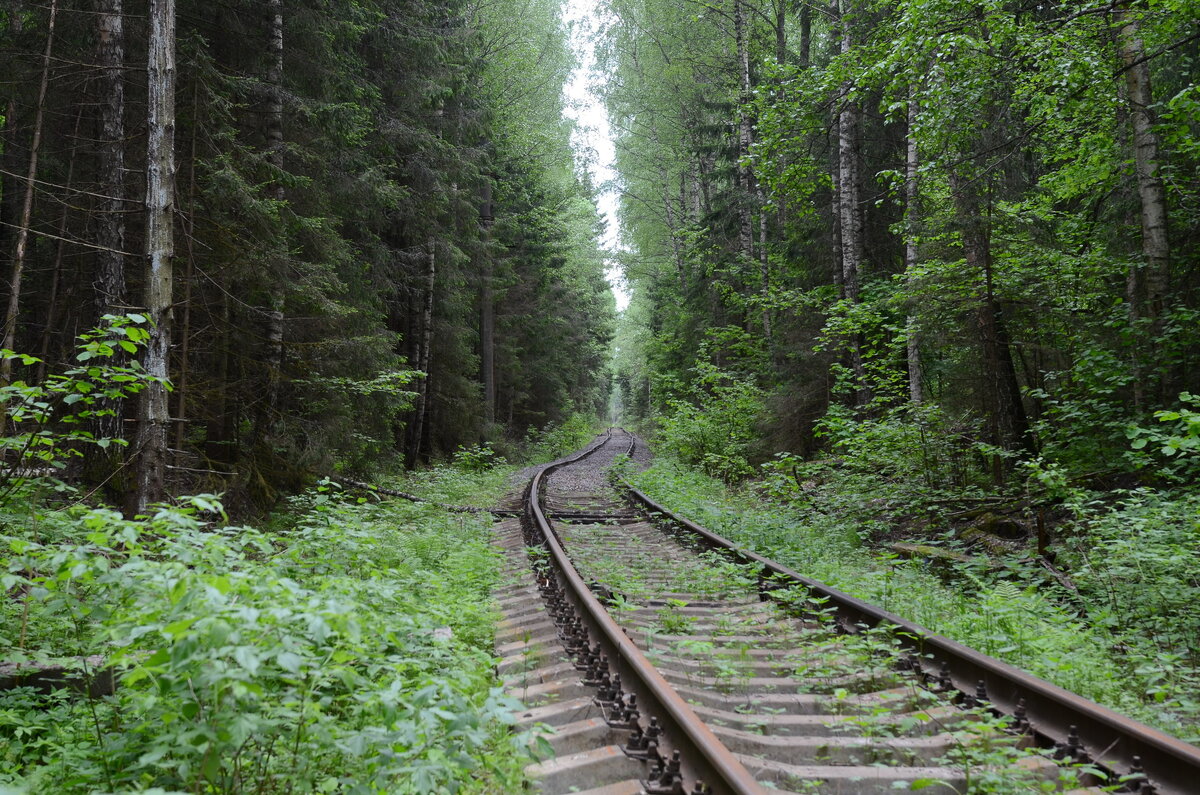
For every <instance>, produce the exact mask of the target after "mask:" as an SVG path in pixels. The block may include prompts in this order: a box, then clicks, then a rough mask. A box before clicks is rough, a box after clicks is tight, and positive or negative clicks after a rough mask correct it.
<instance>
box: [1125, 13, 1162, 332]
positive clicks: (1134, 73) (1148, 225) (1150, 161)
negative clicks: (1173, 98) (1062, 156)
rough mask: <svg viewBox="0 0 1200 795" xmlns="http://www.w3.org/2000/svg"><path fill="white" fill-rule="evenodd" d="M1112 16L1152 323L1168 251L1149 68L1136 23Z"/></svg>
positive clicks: (1133, 17)
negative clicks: (1125, 100)
mask: <svg viewBox="0 0 1200 795" xmlns="http://www.w3.org/2000/svg"><path fill="white" fill-rule="evenodd" d="M1115 15H1116V19H1117V21H1118V23H1119V24H1120V30H1119V32H1118V35H1117V41H1118V47H1119V49H1120V56H1121V63H1122V64H1123V65H1124V68H1125V85H1126V89H1127V92H1128V102H1129V117H1130V121H1131V124H1132V127H1133V159H1134V165H1135V167H1136V169H1137V183H1138V197H1139V199H1140V200H1141V211H1142V212H1141V216H1142V255H1143V256H1144V257H1145V259H1146V277H1145V279H1144V280H1143V283H1144V286H1145V292H1146V307H1147V316H1149V317H1151V318H1154V319H1155V320H1156V322H1157V319H1158V318H1159V316H1160V315H1161V314H1162V310H1163V301H1164V299H1165V297H1166V293H1167V282H1168V274H1169V271H1170V265H1171V246H1170V240H1169V238H1168V235H1167V195H1166V190H1165V188H1164V187H1163V181H1162V177H1161V176H1160V174H1159V151H1158V150H1159V141H1158V134H1157V133H1156V132H1155V131H1154V113H1153V111H1152V110H1151V106H1152V105H1153V104H1154V94H1153V91H1152V90H1151V84H1150V64H1149V62H1148V61H1147V59H1146V48H1145V45H1144V44H1143V43H1142V37H1141V33H1140V23H1139V20H1138V18H1137V16H1136V15H1135V14H1132V13H1130V11H1129V4H1128V3H1127V2H1120V3H1118V4H1117V8H1116V11H1115Z"/></svg>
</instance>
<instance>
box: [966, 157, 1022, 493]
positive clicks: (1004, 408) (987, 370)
mask: <svg viewBox="0 0 1200 795" xmlns="http://www.w3.org/2000/svg"><path fill="white" fill-rule="evenodd" d="M977 191H978V186H977V185H975V184H974V183H973V182H972V181H971V180H969V179H966V178H964V177H963V176H962V175H961V174H955V173H952V174H951V175H950V192H951V195H952V196H953V200H954V206H955V210H956V212H957V214H958V220H959V226H960V229H961V234H962V248H963V257H964V259H965V260H966V263H967V267H968V268H970V269H971V270H974V271H976V272H977V273H979V274H980V275H981V276H982V277H983V288H984V289H983V296H982V297H981V300H980V302H979V308H978V310H977V313H976V317H977V321H978V325H979V337H980V344H981V347H982V352H983V383H984V388H983V401H984V405H985V407H986V414H987V415H988V423H989V428H990V431H991V435H992V443H993V444H996V445H997V446H999V447H1002V448H1004V449H1005V450H1025V451H1027V452H1032V449H1033V446H1032V442H1031V440H1030V438H1029V423H1028V420H1027V418H1026V416H1025V406H1024V404H1023V403H1022V401H1021V389H1020V386H1019V384H1018V383H1017V370H1016V365H1015V364H1014V362H1013V356H1012V346H1011V344H1010V342H1009V338H1008V331H1007V328H1006V326H1005V322H1004V315H1003V312H1002V310H1001V307H1000V303H999V301H997V300H996V294H995V288H994V278H993V272H992V251H991V229H990V228H989V226H988V221H987V218H986V217H985V215H984V214H983V212H982V210H981V208H980V205H979V200H978V198H977ZM996 475H997V481H999V480H1001V479H1002V467H1001V466H1000V463H999V462H997V466H996Z"/></svg>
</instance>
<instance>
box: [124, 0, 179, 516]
mask: <svg viewBox="0 0 1200 795" xmlns="http://www.w3.org/2000/svg"><path fill="white" fill-rule="evenodd" d="M149 14H150V36H149V57H148V60H147V65H146V71H147V77H148V90H149V94H148V103H147V105H148V110H149V113H148V116H147V123H146V141H147V145H146V300H145V303H146V313H147V315H148V316H149V317H150V320H151V321H152V322H153V324H154V329H153V331H152V332H151V335H150V342H149V344H148V346H147V348H146V359H145V365H144V366H145V369H146V372H147V374H149V375H151V376H153V377H155V378H158V379H162V381H163V382H165V381H166V379H167V376H168V359H169V355H170V350H171V282H172V269H173V265H174V257H175V230H174V226H173V225H174V211H175V0H150V8H149ZM140 398H141V399H140V401H139V406H138V440H137V445H136V447H135V450H134V454H135V455H136V456H137V482H136V491H135V494H134V505H135V512H136V513H144V512H145V510H146V506H147V505H148V504H150V503H152V502H157V501H161V500H162V499H163V498H164V497H165V496H166V483H165V475H166V467H167V425H168V423H169V422H170V417H169V416H168V415H169V412H168V410H167V389H166V385H165V383H153V384H150V385H149V386H147V387H146V389H144V390H142V393H141V395H140Z"/></svg>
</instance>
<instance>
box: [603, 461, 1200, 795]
mask: <svg viewBox="0 0 1200 795" xmlns="http://www.w3.org/2000/svg"><path fill="white" fill-rule="evenodd" d="M621 484H622V485H623V486H624V487H625V488H626V489H627V490H628V491H629V494H630V495H631V496H632V497H633V498H634V499H635V500H636V501H637V502H639V503H641V504H642V505H643V506H644V507H645V508H646V509H647V510H648V511H650V512H651V513H657V514H661V515H662V516H663V517H665V518H666V519H668V520H670V521H671V522H674V523H675V524H677V525H678V526H680V527H682V528H684V529H686V530H687V531H688V532H689V533H690V534H692V535H693V536H695V537H696V538H697V539H698V540H699V541H700V542H701V543H702V544H703V545H704V546H706V547H708V548H709V549H714V550H721V551H723V552H726V553H729V554H732V555H734V556H736V557H738V558H741V559H742V560H744V561H747V562H751V563H755V564H757V565H759V566H761V567H762V573H761V576H760V583H761V587H762V588H763V590H764V591H766V592H767V593H769V591H770V590H771V589H772V588H778V587H780V586H786V585H787V584H794V585H799V586H802V587H803V588H805V589H806V590H807V591H808V592H809V593H810V594H812V595H814V596H816V597H818V598H820V599H825V600H827V604H828V605H829V606H832V607H833V608H834V609H835V610H836V616H837V620H838V623H839V624H840V625H841V626H842V628H843V629H845V630H846V631H848V632H858V631H860V630H861V629H863V628H869V627H874V626H878V625H883V624H887V625H892V626H894V627H896V629H897V630H898V631H897V632H896V636H897V637H898V638H899V639H900V641H901V643H902V644H904V645H905V646H907V647H908V648H909V649H911V650H912V651H913V652H914V653H915V654H916V655H917V656H914V657H913V658H912V665H913V668H914V670H915V671H917V672H918V673H920V674H922V675H923V676H924V677H925V678H926V679H927V680H928V681H934V682H943V683H945V682H946V680H947V677H948V680H949V683H950V685H951V686H952V687H953V689H955V690H958V691H959V692H960V693H963V694H972V693H976V694H984V693H985V694H986V701H987V702H988V703H990V704H991V706H993V707H994V708H996V709H997V710H999V711H1000V712H1002V713H1005V714H1008V715H1015V716H1017V717H1018V719H1019V720H1024V721H1027V722H1028V726H1029V728H1030V729H1031V730H1032V731H1033V732H1034V733H1035V734H1037V735H1040V736H1041V737H1042V738H1043V739H1044V740H1047V741H1049V742H1050V743H1053V744H1054V745H1055V747H1057V748H1058V749H1060V752H1061V753H1063V754H1065V755H1066V756H1069V757H1073V758H1075V759H1077V760H1079V761H1088V762H1094V763H1097V764H1099V765H1101V766H1104V767H1106V768H1108V769H1109V770H1110V771H1115V772H1117V773H1118V774H1119V775H1121V776H1129V777H1130V778H1131V779H1133V780H1131V781H1129V782H1128V784H1129V786H1130V788H1131V791H1134V792H1140V793H1142V794H1143V795H1146V794H1147V793H1162V794H1163V795H1176V794H1178V795H1187V793H1196V792H1200V748H1197V747H1196V746H1194V745H1189V744H1188V743H1185V742H1183V741H1182V740H1180V739H1178V738H1176V737H1171V736H1170V735H1168V734H1164V733H1163V732H1161V731H1158V730H1157V729H1154V728H1151V727H1150V726H1147V725H1146V724H1144V723H1141V722H1139V721H1136V720H1133V719H1132V718H1128V717H1126V716H1124V715H1121V714H1119V713H1117V712H1114V711H1113V710H1111V709H1108V708H1107V707H1104V706H1101V705H1100V704H1097V703H1095V702H1093V701H1089V700H1088V699H1086V698H1083V697H1082V696H1079V695H1077V694H1075V693H1072V692H1070V691H1068V690H1064V689H1063V688H1061V687H1059V686H1057V685H1054V684H1051V683H1050V682H1047V681H1046V680H1044V679H1041V678H1039V677H1036V676H1033V675H1032V674H1029V673H1027V672H1025V671H1022V670H1020V669H1019V668H1015V667H1013V666H1012V665H1009V664H1008V663H1005V662H1001V661H1000V660H997V659H996V658H994V657H991V656H989V655H986V654H982V653H980V652H978V651H975V650H974V649H971V648H968V647H966V646H964V645H962V644H961V643H957V642H955V641H953V640H950V639H949V638H947V637H945V636H942V635H938V634H936V633H934V632H932V631H930V630H929V629H926V628H925V627H923V626H921V625H919V624H916V623H914V622H912V621H908V620H907V619H904V618H901V617H900V616H898V615H896V614H895V613H890V612H888V611H886V610H883V609H881V608H879V607H876V606H875V605H872V604H869V603H867V602H864V601H863V600H861V599H858V598H856V597H853V596H851V595H849V594H847V593H844V592H842V591H839V590H837V589H836V588H831V587H830V586H828V585H825V584H824V583H822V582H818V581H817V580H814V579H812V578H810V577H806V576H804V575H803V574H800V573H799V572H797V571H795V570H794V569H791V568H788V567H787V566H783V565H780V564H779V563H776V562H775V561H773V560H770V559H769V558H766V557H764V556H762V555H759V554H758V553H756V552H752V551H750V550H747V549H743V548H741V547H739V546H737V545H736V544H734V543H733V542H732V541H730V540H729V539H727V538H724V537H723V536H720V535H717V534H716V533H714V532H712V531H711V530H708V529H707V528H705V527H703V526H701V525H699V524H697V523H696V522H693V521H691V520H690V519H687V518H685V517H682V516H679V515H677V514H675V513H673V512H672V511H670V510H668V509H667V508H665V507H664V506H662V505H661V504H659V503H657V502H655V501H654V500H653V499H651V498H650V497H649V496H647V495H646V494H645V493H643V492H642V491H640V490H638V489H637V488H635V487H634V486H633V485H632V484H630V483H629V482H628V481H627V480H625V479H624V478H622V479H621ZM981 688H982V689H981ZM1142 771H1144V774H1143V773H1142ZM1142 775H1144V776H1145V778H1144V779H1142V780H1141V781H1138V780H1137V777H1139V776H1142ZM1147 781H1148V782H1149V784H1150V785H1151V787H1150V788H1149V789H1147V788H1146V786H1145V783H1146V782H1147ZM1110 783H1111V782H1110Z"/></svg>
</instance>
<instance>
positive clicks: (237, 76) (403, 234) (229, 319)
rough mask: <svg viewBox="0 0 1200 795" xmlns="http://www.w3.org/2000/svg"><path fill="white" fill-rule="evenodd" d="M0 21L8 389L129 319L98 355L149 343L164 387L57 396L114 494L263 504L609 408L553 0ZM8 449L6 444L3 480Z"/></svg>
mask: <svg viewBox="0 0 1200 795" xmlns="http://www.w3.org/2000/svg"><path fill="white" fill-rule="evenodd" d="M125 5H128V6H129V7H128V8H126V7H125ZM0 13H2V14H3V16H2V18H0V23H2V25H3V30H4V31H5V36H4V41H5V45H4V49H3V55H2V57H3V59H4V73H5V80H4V83H3V85H4V94H5V103H6V104H5V107H4V109H3V114H4V126H3V144H2V145H3V163H2V165H0V171H2V177H3V184H2V185H0V191H2V194H0V195H2V197H3V201H2V210H0V212H2V217H0V249H3V250H4V251H5V252H6V268H7V270H6V275H5V278H6V280H7V284H8V285H9V288H8V289H7V290H6V293H7V295H6V297H7V301H6V314H5V321H4V322H5V326H4V328H5V334H4V342H3V348H4V349H6V350H7V351H11V352H14V353H19V354H21V355H22V357H25V358H16V357H14V356H13V355H12V354H6V357H7V358H5V359H4V369H3V372H0V380H2V381H3V384H4V387H3V388H4V389H5V390H6V391H8V390H12V389H14V388H16V387H17V386H18V385H29V386H31V387H35V386H38V385H42V384H47V383H48V382H47V378H49V377H53V376H56V375H57V374H60V373H61V371H62V370H63V369H65V368H66V367H68V366H69V365H70V364H71V363H72V362H73V360H74V354H75V349H76V346H77V344H79V343H78V340H77V338H78V337H79V336H80V335H81V334H85V333H87V332H89V330H91V329H94V328H96V327H99V326H106V325H109V324H110V323H111V321H108V320H106V318H108V317H109V316H113V317H118V316H124V317H128V316H130V315H133V316H136V317H137V319H138V321H139V322H137V323H133V324H132V326H131V324H130V323H129V321H123V322H124V323H125V327H126V328H130V327H132V329H141V330H148V331H149V335H148V336H145V338H144V339H143V335H141V334H138V333H135V334H134V335H133V337H130V336H128V335H127V334H125V333H124V332H121V333H120V334H118V336H119V338H120V339H121V340H122V341H123V342H125V343H128V344H129V345H130V346H132V348H133V350H131V351H124V350H122V349H121V348H119V347H118V348H115V349H114V351H113V355H112V357H109V358H106V359H105V361H106V362H107V363H109V364H112V365H113V366H115V367H124V366H127V365H128V364H129V363H130V362H131V361H133V360H135V359H136V360H137V361H139V362H141V361H142V358H143V357H142V355H141V352H140V351H139V350H138V348H139V347H140V346H141V345H143V344H145V345H146V351H147V356H148V358H146V359H145V365H146V366H145V368H144V369H145V371H146V373H147V374H148V375H150V376H153V377H154V378H157V379H159V380H158V381H146V382H137V383H138V386H145V387H146V389H144V390H139V394H138V397H137V398H136V399H135V398H134V397H133V394H132V392H130V393H129V394H123V395H116V396H108V397H103V398H102V399H100V400H98V401H97V402H95V403H92V402H91V401H90V400H89V401H88V403H87V406H86V408H85V409H84V410H83V412H82V413H81V412H79V411H76V412H74V414H73V416H74V417H75V419H76V420H77V422H76V423H75V426H74V427H75V429H76V430H77V431H78V434H76V436H77V438H76V439H75V442H74V446H73V447H71V455H70V456H69V457H70V458H72V459H74V460H72V461H71V462H70V463H71V465H72V467H73V468H74V469H75V470H76V474H77V475H78V476H80V477H82V478H83V479H84V480H86V481H87V482H89V483H91V484H103V492H102V493H103V494H105V495H107V496H108V498H109V499H111V500H115V501H117V502H118V503H122V502H124V503H126V504H129V505H132V506H134V507H136V506H139V505H140V506H145V505H146V504H147V503H148V502H155V501H157V500H158V499H161V498H162V497H163V496H164V495H165V494H167V493H173V494H180V493H196V492H203V491H222V492H225V493H226V494H227V495H228V498H229V499H230V500H233V501H235V502H234V504H237V505H241V506H244V507H245V509H246V510H261V509H263V508H266V507H269V506H270V505H271V504H272V503H273V502H274V501H275V499H277V498H278V497H279V496H280V495H281V494H282V495H286V494H288V493H292V492H294V491H296V490H297V489H298V488H299V487H301V486H302V485H303V484H305V483H307V482H311V479H312V477H313V476H314V475H315V474H328V473H331V472H334V471H358V472H363V471H370V470H371V469H372V468H379V467H381V466H384V465H385V464H386V462H388V461H393V460H394V461H396V462H399V463H400V464H402V465H407V466H410V467H411V466H413V465H415V464H417V463H420V462H425V461H428V460H430V459H431V458H436V457H439V456H444V455H447V454H448V453H451V452H453V451H454V450H455V449H456V448H457V447H458V446H460V445H466V446H471V445H474V444H478V443H480V442H490V441H495V442H497V443H500V442H501V441H502V440H503V438H505V437H506V431H507V436H508V437H511V438H515V439H517V440H520V439H521V438H522V437H523V434H524V433H525V431H526V430H527V429H541V428H544V427H545V426H546V425H547V424H551V423H561V422H563V421H564V420H566V419H568V418H569V417H570V416H571V415H572V414H574V413H575V412H585V413H593V414H594V413H595V412H596V411H597V408H598V407H599V406H601V405H603V404H604V402H605V400H606V397H607V381H606V377H607V376H606V369H605V366H604V363H605V360H606V357H607V350H608V340H609V338H610V336H611V333H612V324H613V318H614V310H613V303H612V297H611V293H610V291H609V288H608V285H607V283H606V282H605V280H604V277H603V265H602V255H601V252H600V251H599V250H598V247H597V243H596V239H597V228H598V225H599V224H600V220H599V217H598V216H597V213H596V210H595V208H594V205H593V203H592V200H591V194H592V191H593V190H594V189H593V187H592V186H591V185H590V184H589V182H588V177H587V175H586V173H585V172H583V171H582V170H581V169H580V168H579V167H577V165H576V162H575V158H574V155H573V153H572V151H571V149H570V127H569V123H568V122H567V121H565V120H564V118H563V116H562V105H563V99H562V97H561V96H560V92H559V91H558V88H557V87H559V86H561V84H562V83H563V81H564V80H565V79H566V75H567V74H568V72H569V71H570V69H571V68H572V64H573V59H572V55H571V53H570V52H569V50H568V47H567V38H566V32H565V30H564V29H563V28H562V27H561V26H560V25H558V23H557V21H556V20H557V14H558V9H557V6H556V5H555V4H553V3H549V2H534V1H533V0H529V1H528V2H518V1H516V0H514V2H511V3H509V2H449V3H427V2H391V0H385V1H384V2H345V3H332V4H331V3H323V2H320V3H319V2H311V3H305V2H292V3H288V4H287V5H286V7H285V6H284V4H283V2H282V0H272V2H241V3H239V2H234V3H208V2H196V3H189V2H186V1H185V2H181V3H179V4H178V6H176V4H175V3H173V2H165V1H164V2H154V3H151V4H150V5H149V6H147V4H146V3H127V4H124V5H123V2H122V0H109V1H107V2H102V3H92V2H69V1H68V0H62V1H61V2H60V1H59V0H55V1H54V2H51V3H49V4H48V5H47V4H33V3H22V2H15V3H9V4H6V6H5V8H4V10H3V11H2V12H0ZM154 24H159V25H160V27H159V28H155V27H154ZM148 54H149V55H148ZM156 57H157V60H156ZM168 57H169V59H170V60H167V59H168ZM148 58H149V60H148ZM147 69H150V70H151V72H150V79H149V80H147V78H146V70H147ZM166 81H170V82H169V84H168V83H167V82H166ZM152 180H153V182H152ZM154 197H159V205H158V207H157V210H156V211H155V212H150V207H151V205H150V199H151V198H154ZM144 198H145V207H146V211H143V206H144V205H143V202H144ZM102 339H109V337H107V336H105V337H103V338H102ZM30 357H32V358H30ZM33 359H36V360H37V361H33ZM151 360H153V361H151ZM60 363H65V364H60ZM163 379H169V382H170V384H169V387H170V388H169V390H168V389H167V388H166V386H165V384H164V383H163ZM130 383H133V382H130ZM126 391H128V390H126ZM58 399H60V400H61V396H59V398H58ZM74 406H75V408H80V407H81V406H83V404H82V403H76V404H74ZM147 412H152V414H147ZM148 416H153V420H152V421H150V420H147V417H148ZM55 419H56V420H57V419H59V418H55ZM148 426H153V428H154V430H153V431H151V432H150V433H149V436H148V437H146V438H142V437H141V436H139V434H144V433H146V432H147V429H148ZM20 427H23V426H19V428H18V429H20ZM85 435H90V437H87V438H85ZM89 439H96V440H99V439H113V440H116V441H118V442H132V443H134V444H133V447H132V448H128V447H122V446H120V445H118V444H114V445H106V446H105V447H102V448H101V447H98V446H96V445H95V444H88V441H89ZM26 441H27V439H26V438H25V435H23V434H16V435H14V436H10V437H8V438H6V439H5V448H6V451H7V452H8V453H9V455H8V456H7V457H6V463H11V465H12V468H10V471H9V475H10V477H11V476H12V475H13V472H14V471H18V472H19V470H20V468H21V467H22V466H29V465H34V464H37V463H38V461H37V456H36V455H35V454H36V453H37V452H38V450H37V446H34V447H33V448H28V449H27V447H26V445H25V442H26ZM148 441H149V442H152V444H150V448H151V449H150V450H149V451H147V450H145V449H144V448H145V447H146V444H147V442H148ZM81 444H82V447H81V446H80V445H81ZM130 451H136V452H137V453H138V454H137V455H132V454H127V453H128V452H130ZM64 453H65V451H64ZM48 457H54V456H48ZM26 459H27V460H26ZM147 459H153V461H151V462H150V464H149V466H150V469H152V470H153V473H147V472H142V471H140V469H141V464H139V463H136V462H140V461H145V460H147ZM56 460H57V461H58V462H59V463H63V462H64V460H65V459H64V458H61V457H60V458H56ZM150 474H152V477H150V478H149V480H146V478H147V477H148V476H149V475H150Z"/></svg>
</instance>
